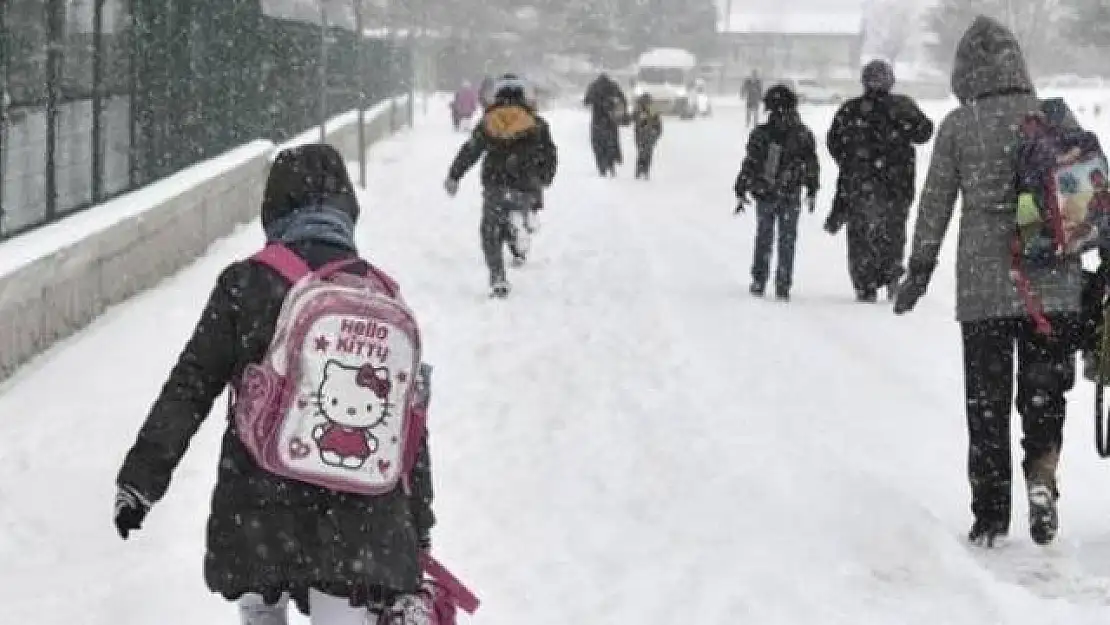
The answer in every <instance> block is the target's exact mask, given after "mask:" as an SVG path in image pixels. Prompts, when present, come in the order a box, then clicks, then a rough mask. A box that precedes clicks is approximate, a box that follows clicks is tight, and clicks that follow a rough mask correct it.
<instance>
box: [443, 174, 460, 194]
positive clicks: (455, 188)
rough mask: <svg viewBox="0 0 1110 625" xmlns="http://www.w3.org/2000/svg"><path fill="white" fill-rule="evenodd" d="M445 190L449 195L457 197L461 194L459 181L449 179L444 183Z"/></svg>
mask: <svg viewBox="0 0 1110 625" xmlns="http://www.w3.org/2000/svg"><path fill="white" fill-rule="evenodd" d="M443 190H444V191H446V192H447V195H450V196H451V197H455V195H456V194H458V192H459V181H458V180H455V179H454V178H448V179H447V180H445V181H444V182H443Z"/></svg>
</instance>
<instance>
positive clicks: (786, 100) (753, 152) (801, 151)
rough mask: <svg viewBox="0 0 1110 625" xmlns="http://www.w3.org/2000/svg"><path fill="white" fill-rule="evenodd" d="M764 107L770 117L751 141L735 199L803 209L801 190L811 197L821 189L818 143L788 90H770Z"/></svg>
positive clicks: (739, 176)
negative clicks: (748, 198) (782, 203)
mask: <svg viewBox="0 0 1110 625" xmlns="http://www.w3.org/2000/svg"><path fill="white" fill-rule="evenodd" d="M764 106H765V107H766V108H767V110H768V112H769V115H768V117H767V121H766V122H765V123H762V124H760V125H759V126H756V128H755V130H753V131H752V133H751V136H749V137H748V149H747V154H746V156H745V157H744V164H743V166H742V167H741V169H740V174H739V175H738V176H737V177H736V185H735V187H734V190H735V191H736V197H738V198H743V197H744V196H745V195H746V194H748V193H751V194H752V196H754V197H755V198H756V199H757V200H763V201H792V202H794V203H795V204H799V205H800V202H799V201H800V197H799V193H800V191H801V189H803V188H804V189H805V190H806V195H808V196H810V197H812V196H815V195H816V194H817V189H818V187H819V186H820V181H821V169H820V165H819V164H818V161H817V144H816V141H815V139H814V138H813V133H812V132H810V130H809V128H807V127H806V125H805V124H804V123H802V118H801V116H799V115H798V110H797V97H796V96H795V95H794V93H793V92H791V91H790V90H789V89H787V88H785V87H782V86H775V87H771V89H769V90H768V91H767V97H766V99H765V102H764ZM776 155H777V156H776Z"/></svg>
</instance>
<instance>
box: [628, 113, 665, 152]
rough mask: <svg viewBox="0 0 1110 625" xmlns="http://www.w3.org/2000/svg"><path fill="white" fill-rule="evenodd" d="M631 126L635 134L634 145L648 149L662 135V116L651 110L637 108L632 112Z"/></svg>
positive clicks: (641, 148) (653, 145)
mask: <svg viewBox="0 0 1110 625" xmlns="http://www.w3.org/2000/svg"><path fill="white" fill-rule="evenodd" d="M632 127H633V129H634V130H635V134H636V147H637V148H638V149H640V150H641V151H643V150H650V149H651V148H653V147H655V144H656V143H657V142H658V141H659V138H660V137H662V136H663V117H662V116H661V115H659V113H656V112H655V111H652V110H644V109H642V108H637V109H636V112H634V113H633V114H632Z"/></svg>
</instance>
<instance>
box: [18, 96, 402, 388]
mask: <svg viewBox="0 0 1110 625" xmlns="http://www.w3.org/2000/svg"><path fill="white" fill-rule="evenodd" d="M395 104H398V106H396V111H395V113H396V114H394V112H393V111H391V103H384V104H382V105H379V106H378V107H376V108H374V109H371V110H370V111H369V112H367V113H366V116H365V131H366V132H365V137H366V142H367V145H368V146H369V145H371V144H372V143H374V142H376V141H379V140H381V139H383V138H385V137H387V136H389V135H390V134H392V133H393V132H394V130H395V129H396V128H397V125H399V124H400V123H401V122H402V120H405V119H407V116H406V115H404V114H403V112H404V111H405V108H404V107H405V106H406V105H407V102H400V103H395ZM327 137H328V142H329V143H331V144H333V145H335V146H336V147H337V148H338V149H339V150H340V151H341V152H342V153H343V155H344V156H346V157H347V159H348V160H349V161H350V160H357V158H358V156H359V155H358V152H359V150H358V126H357V115H356V114H355V113H347V114H344V115H342V116H340V117H338V118H336V119H334V120H332V121H331V122H330V123H329V124H327ZM317 140H319V131H318V130H316V131H314V132H313V131H310V132H306V133H305V134H304V135H303V136H302V137H300V138H298V140H297V141H295V142H299V143H304V142H312V141H317ZM287 145H288V144H287ZM276 149H277V146H274V145H273V144H272V143H270V142H268V141H257V142H254V143H252V144H249V145H246V146H243V147H240V148H238V149H236V150H232V151H231V152H229V153H227V154H224V155H221V156H219V157H217V158H215V159H212V160H210V161H206V162H203V163H198V164H197V165H195V166H193V167H190V168H189V169H186V170H184V171H182V172H179V173H178V174H175V175H174V176H171V177H169V178H166V179H165V180H161V181H158V182H156V183H154V184H152V185H149V186H147V187H144V188H143V189H140V190H138V191H135V192H133V193H129V194H127V195H125V196H122V197H120V198H118V199H116V200H113V201H112V202H109V203H108V204H105V205H103V206H98V207H94V208H92V209H89V210H88V211H86V212H84V213H81V214H79V215H75V216H73V217H70V218H67V219H64V220H62V221H60V222H58V223H55V224H52V225H50V226H46V227H44V228H41V229H39V230H35V231H32V232H30V233H27V234H25V235H22V236H19V237H16V238H15V239H13V240H10V241H7V242H5V243H4V244H3V245H0V379H4V378H6V377H8V376H10V375H11V374H12V373H13V372H14V371H15V370H16V369H17V368H18V367H19V366H20V365H21V364H23V363H25V362H27V361H28V360H29V359H30V358H32V357H33V356H35V355H36V354H38V353H40V352H41V351H43V350H44V349H46V348H47V347H49V346H50V345H52V344H53V343H55V342H56V341H58V340H59V339H62V338H64V337H66V336H69V335H71V334H73V333H74V332H76V331H77V330H79V329H81V328H83V327H84V326H86V325H87V324H89V323H90V322H91V321H92V320H94V319H95V318H96V317H97V316H98V315H100V314H101V313H102V312H103V311H104V310H105V309H106V308H107V307H108V306H111V305H113V304H117V303H119V302H122V301H124V300H126V299H127V298H129V297H131V296H133V295H135V294H136V293H139V292H141V291H143V290H145V289H148V288H151V287H153V286H155V285H156V284H158V283H159V282H160V281H161V280H162V279H164V278H166V277H168V276H170V275H172V274H174V273H175V272H177V271H178V270H180V269H181V268H182V267H184V266H185V265H187V264H188V263H190V262H191V261H192V260H194V259H195V258H197V257H198V256H200V255H202V254H203V253H204V252H205V250H206V249H207V248H208V246H209V245H210V244H211V243H212V242H213V241H215V240H217V239H219V238H221V237H224V236H226V235H228V234H229V233H230V232H231V231H232V229H233V228H234V227H235V226H236V225H238V224H242V223H247V222H250V221H252V220H254V219H256V218H257V217H258V213H259V207H260V206H261V202H262V189H263V185H264V183H265V180H266V175H267V173H268V172H269V167H270V161H271V159H272V157H273V155H274V152H275V150H276ZM353 173H354V172H352V174H353Z"/></svg>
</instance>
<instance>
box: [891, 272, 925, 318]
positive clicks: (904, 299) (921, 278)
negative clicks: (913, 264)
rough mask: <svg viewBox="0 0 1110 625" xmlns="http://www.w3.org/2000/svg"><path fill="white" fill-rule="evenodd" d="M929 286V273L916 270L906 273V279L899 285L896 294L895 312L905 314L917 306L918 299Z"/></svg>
mask: <svg viewBox="0 0 1110 625" xmlns="http://www.w3.org/2000/svg"><path fill="white" fill-rule="evenodd" d="M928 287H929V273H928V272H921V271H914V270H913V269H910V272H909V273H908V274H907V275H906V279H905V280H903V281H902V283H901V284H899V285H898V292H897V293H896V294H895V295H894V314H896V315H904V314H906V313H908V312H910V311H911V310H913V309H914V307H915V306H917V301H918V300H919V299H921V296H922V295H925V289H927V288H928Z"/></svg>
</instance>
